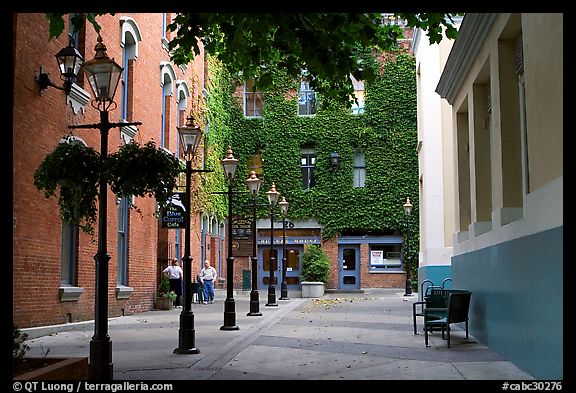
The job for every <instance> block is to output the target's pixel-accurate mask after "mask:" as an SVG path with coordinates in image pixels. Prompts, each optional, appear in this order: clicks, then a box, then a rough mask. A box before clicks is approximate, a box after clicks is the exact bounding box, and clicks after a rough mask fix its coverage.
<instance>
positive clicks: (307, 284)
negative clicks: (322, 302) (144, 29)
mask: <svg viewBox="0 0 576 393" xmlns="http://www.w3.org/2000/svg"><path fill="white" fill-rule="evenodd" d="M301 296H302V297H322V296H324V283H323V282H321V281H303V282H302V295H301Z"/></svg>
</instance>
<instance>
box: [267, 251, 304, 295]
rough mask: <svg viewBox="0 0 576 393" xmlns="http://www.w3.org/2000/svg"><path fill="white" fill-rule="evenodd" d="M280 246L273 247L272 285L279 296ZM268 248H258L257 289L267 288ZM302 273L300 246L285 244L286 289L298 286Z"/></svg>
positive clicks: (297, 287) (268, 269)
mask: <svg viewBox="0 0 576 393" xmlns="http://www.w3.org/2000/svg"><path fill="white" fill-rule="evenodd" d="M283 257H284V255H283V253H282V246H280V247H274V286H275V287H276V293H277V294H278V296H280V295H279V294H280V285H281V284H282V262H283ZM269 267H270V248H266V247H261V248H260V249H259V250H258V289H259V290H262V289H267V288H268V283H269V282H270V268H269ZM300 274H302V246H293V245H289V246H288V245H287V246H286V283H287V284H288V291H290V290H291V289H299V288H300Z"/></svg>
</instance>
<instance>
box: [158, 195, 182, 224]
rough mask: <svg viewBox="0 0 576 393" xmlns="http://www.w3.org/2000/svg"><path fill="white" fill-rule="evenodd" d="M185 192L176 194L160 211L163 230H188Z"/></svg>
mask: <svg viewBox="0 0 576 393" xmlns="http://www.w3.org/2000/svg"><path fill="white" fill-rule="evenodd" d="M184 201H186V193H185V192H175V193H174V194H172V196H171V197H170V198H169V199H168V203H167V204H166V206H165V207H163V208H162V209H161V211H160V219H161V220H162V228H172V229H174V228H186V208H185V207H184Z"/></svg>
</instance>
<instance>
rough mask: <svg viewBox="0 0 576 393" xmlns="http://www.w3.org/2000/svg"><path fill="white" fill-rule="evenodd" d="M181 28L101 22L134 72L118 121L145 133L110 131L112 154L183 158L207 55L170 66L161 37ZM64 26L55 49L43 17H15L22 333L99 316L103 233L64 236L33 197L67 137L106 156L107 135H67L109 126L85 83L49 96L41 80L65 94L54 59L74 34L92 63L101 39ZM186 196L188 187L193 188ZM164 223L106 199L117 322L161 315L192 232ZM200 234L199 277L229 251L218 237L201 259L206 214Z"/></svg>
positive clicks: (16, 271)
mask: <svg viewBox="0 0 576 393" xmlns="http://www.w3.org/2000/svg"><path fill="white" fill-rule="evenodd" d="M171 17H172V16H171V14H163V13H150V14H145V13H116V14H115V15H114V16H112V15H105V16H102V17H99V18H98V23H99V24H100V26H101V31H100V34H101V36H102V39H103V43H104V44H105V45H106V47H107V54H108V56H109V57H110V58H114V59H115V60H116V62H117V63H118V64H120V65H122V66H123V67H124V71H123V75H122V81H121V82H120V83H121V84H120V85H119V87H118V89H117V92H116V95H115V98H114V100H115V102H116V104H117V107H116V108H115V109H114V110H111V111H110V122H121V121H126V122H141V123H142V124H141V125H139V126H129V127H122V128H113V129H111V130H110V133H109V137H108V153H109V154H110V153H113V152H114V151H116V150H117V149H118V148H119V146H121V145H122V144H124V143H127V142H129V141H130V140H135V141H137V142H139V143H140V144H143V143H145V142H147V141H150V140H154V141H155V142H156V145H157V147H160V148H162V149H165V150H166V151H167V152H168V153H170V154H176V155H179V154H180V147H179V136H178V129H177V127H178V126H179V125H183V124H184V123H185V120H186V117H187V116H188V115H189V114H191V113H196V114H198V113H199V108H200V106H201V105H202V104H201V102H202V100H201V94H202V89H203V88H204V84H203V83H204V78H205V70H204V56H203V53H202V54H201V56H198V57H197V58H196V59H195V61H194V63H193V64H189V65H188V66H177V65H175V64H173V63H172V62H171V61H170V58H169V54H168V50H167V43H168V41H169V39H170V37H169V36H167V35H166V34H168V33H163V31H165V30H166V29H165V26H166V25H167V24H168V23H169V22H170V20H171ZM64 19H65V21H66V26H65V30H64V32H63V34H61V36H60V37H58V38H56V39H52V40H49V39H48V27H49V23H48V21H47V19H46V17H45V15H44V14H39V13H25V14H14V15H13V52H12V56H13V62H14V68H13V79H14V92H13V103H14V105H13V124H14V128H13V131H12V133H13V134H12V136H13V146H12V153H13V185H12V188H13V210H12V215H13V243H12V244H13V248H12V254H13V276H12V281H13V291H12V292H13V294H14V298H13V321H14V323H15V325H16V326H18V327H21V328H25V327H32V326H42V325H50V324H60V323H66V322H73V321H81V320H89V319H93V317H94V296H95V261H94V256H95V254H96V251H97V249H98V248H97V227H96V228H95V232H94V234H93V235H90V234H87V233H84V232H82V231H80V230H78V228H76V227H71V226H67V225H63V224H62V221H61V220H60V217H59V207H58V204H57V198H50V199H46V198H44V195H43V193H42V192H41V191H39V190H38V189H36V187H35V186H34V172H35V170H36V169H37V168H38V166H39V165H40V162H41V161H42V159H43V158H44V157H45V156H46V155H47V154H48V153H50V152H51V151H52V150H53V149H54V148H55V147H56V146H57V144H58V143H59V141H61V139H62V137H63V136H65V135H67V134H72V135H73V136H74V138H75V139H76V140H77V141H78V142H80V143H84V144H86V145H88V146H91V147H93V148H94V149H95V150H96V151H98V152H100V148H101V146H100V132H99V131H98V130H97V129H73V130H71V129H69V128H68V126H69V125H79V124H94V123H98V122H99V112H98V111H97V110H95V109H94V108H92V107H91V105H90V100H91V98H92V97H91V94H92V91H91V89H90V87H89V84H88V82H87V81H86V80H85V77H84V75H83V73H82V72H81V73H80V75H79V77H78V80H77V81H76V83H75V84H74V85H73V86H72V89H71V91H70V93H69V94H66V93H65V92H64V91H61V90H58V89H55V88H53V87H48V88H47V89H46V90H44V91H41V90H40V85H39V83H38V81H37V80H36V78H35V75H38V74H39V72H40V70H41V69H43V71H44V72H47V73H48V74H49V75H50V79H51V80H52V82H53V83H54V84H55V85H62V81H60V80H59V72H58V66H57V63H56V59H55V55H56V53H58V51H59V50H60V49H62V48H64V47H66V46H67V45H68V43H69V38H68V34H67V33H68V32H71V33H73V34H72V38H73V43H74V45H75V46H76V48H77V49H78V50H79V52H80V53H81V54H82V56H83V57H84V59H85V60H89V59H92V58H93V57H94V54H95V51H94V46H95V44H96V42H97V33H96V31H95V30H94V28H93V26H92V25H91V24H90V23H85V25H84V27H83V28H82V29H81V30H80V31H79V32H73V31H72V30H71V28H70V23H69V19H68V15H65V17H64ZM180 185H181V186H184V180H183V179H182V180H181V182H180ZM181 191H184V189H182V190H181ZM134 205H135V206H136V207H137V208H138V209H139V212H138V211H137V209H135V208H134ZM156 213H157V204H156V201H155V200H154V199H153V198H149V197H146V198H139V197H136V198H130V199H127V198H123V199H120V198H117V197H116V195H114V194H113V193H112V191H110V188H108V204H107V220H108V228H107V249H108V254H109V255H110V257H111V258H110V261H109V289H108V302H109V308H108V310H109V316H119V315H125V314H126V315H129V314H133V313H136V312H142V311H146V310H150V309H152V308H153V306H154V296H155V292H156V289H157V285H158V279H159V276H160V271H161V269H163V268H164V267H166V266H167V265H168V262H169V259H170V258H174V257H176V258H179V259H180V258H181V257H182V250H183V244H182V243H183V239H184V230H178V229H162V228H161V226H160V224H159V220H158V218H157V216H156ZM119 218H120V219H119ZM191 228H192V236H191V255H192V257H193V272H195V271H196V270H199V268H200V261H201V259H202V258H204V257H206V258H209V259H212V260H214V259H215V257H214V255H216V253H217V252H218V246H219V245H220V244H223V243H222V242H218V241H214V240H210V233H206V234H205V236H206V238H207V240H206V242H207V243H209V244H210V243H215V245H216V247H211V250H204V249H202V248H201V247H202V244H203V243H204V242H202V241H201V238H200V237H201V233H200V228H201V215H200V213H197V214H194V215H193V222H192V224H191ZM212 250H213V251H212ZM213 252H214V255H213V254H212V253H213Z"/></svg>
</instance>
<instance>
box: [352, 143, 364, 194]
mask: <svg viewBox="0 0 576 393" xmlns="http://www.w3.org/2000/svg"><path fill="white" fill-rule="evenodd" d="M353 176H354V177H353V179H352V186H353V187H355V188H361V187H364V185H365V183H366V160H365V158H364V153H363V152H362V151H361V150H356V152H355V153H354V172H353Z"/></svg>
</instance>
